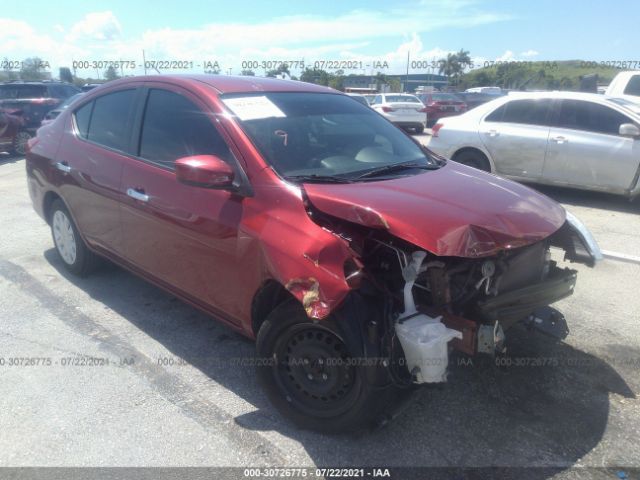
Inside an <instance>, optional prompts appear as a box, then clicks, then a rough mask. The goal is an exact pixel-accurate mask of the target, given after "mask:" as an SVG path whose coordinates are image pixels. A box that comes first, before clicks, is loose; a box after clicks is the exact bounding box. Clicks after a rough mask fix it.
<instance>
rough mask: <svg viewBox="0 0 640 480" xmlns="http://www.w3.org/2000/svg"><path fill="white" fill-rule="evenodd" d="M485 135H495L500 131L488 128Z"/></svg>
mask: <svg viewBox="0 0 640 480" xmlns="http://www.w3.org/2000/svg"><path fill="white" fill-rule="evenodd" d="M487 135H489V136H490V137H497V136H498V135H500V132H498V131H497V130H489V131H488V132H487Z"/></svg>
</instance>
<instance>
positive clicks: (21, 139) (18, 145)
mask: <svg viewBox="0 0 640 480" xmlns="http://www.w3.org/2000/svg"><path fill="white" fill-rule="evenodd" d="M31 137H32V135H31V134H30V133H29V132H27V131H26V130H20V131H19V132H18V133H16V136H15V137H13V145H12V147H11V151H12V152H13V153H14V154H16V155H21V156H24V154H25V153H27V142H28V141H29V140H30V139H31Z"/></svg>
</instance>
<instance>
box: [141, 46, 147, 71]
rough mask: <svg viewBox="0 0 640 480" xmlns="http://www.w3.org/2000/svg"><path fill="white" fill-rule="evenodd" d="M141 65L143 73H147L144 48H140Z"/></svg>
mask: <svg viewBox="0 0 640 480" xmlns="http://www.w3.org/2000/svg"><path fill="white" fill-rule="evenodd" d="M142 66H143V68H144V74H145V75H146V74H147V59H146V58H145V56H144V48H143V49H142Z"/></svg>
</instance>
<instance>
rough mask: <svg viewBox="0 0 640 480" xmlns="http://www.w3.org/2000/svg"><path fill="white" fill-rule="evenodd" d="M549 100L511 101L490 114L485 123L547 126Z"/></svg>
mask: <svg viewBox="0 0 640 480" xmlns="http://www.w3.org/2000/svg"><path fill="white" fill-rule="evenodd" d="M550 107H551V100H549V99H541V100H512V101H510V102H507V103H505V104H504V105H502V106H501V107H500V108H498V109H497V110H495V111H494V112H493V113H491V114H490V115H489V116H488V117H487V118H486V119H485V121H487V122H503V123H521V124H524V125H548V121H547V118H548V116H549V110H550Z"/></svg>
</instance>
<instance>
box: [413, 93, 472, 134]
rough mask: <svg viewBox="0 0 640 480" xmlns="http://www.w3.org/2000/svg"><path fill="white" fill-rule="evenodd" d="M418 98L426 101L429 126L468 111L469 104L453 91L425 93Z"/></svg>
mask: <svg viewBox="0 0 640 480" xmlns="http://www.w3.org/2000/svg"><path fill="white" fill-rule="evenodd" d="M418 98H419V99H420V100H421V101H422V103H424V105H425V109H426V111H427V119H428V121H427V126H429V127H430V126H432V125H435V123H436V122H437V121H438V120H439V119H441V118H444V117H450V116H452V115H460V114H461V113H464V112H466V111H467V104H466V103H464V102H463V101H461V100H460V99H459V98H458V97H456V96H455V95H453V94H451V93H438V92H435V93H423V94H420V95H418Z"/></svg>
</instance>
